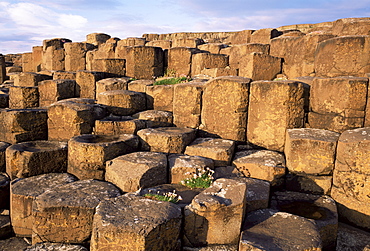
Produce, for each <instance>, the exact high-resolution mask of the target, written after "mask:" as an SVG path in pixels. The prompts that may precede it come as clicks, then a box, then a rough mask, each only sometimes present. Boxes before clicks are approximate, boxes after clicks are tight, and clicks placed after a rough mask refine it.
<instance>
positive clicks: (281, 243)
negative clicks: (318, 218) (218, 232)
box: [239, 209, 322, 251]
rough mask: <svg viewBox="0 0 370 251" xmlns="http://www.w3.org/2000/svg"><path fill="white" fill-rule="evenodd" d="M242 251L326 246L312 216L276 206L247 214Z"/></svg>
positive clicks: (319, 247) (240, 249)
mask: <svg viewBox="0 0 370 251" xmlns="http://www.w3.org/2000/svg"><path fill="white" fill-rule="evenodd" d="M243 230H244V231H243V232H242V235H241V238H240V242H239V251H248V250H256V251H258V250H261V251H262V250H312V251H320V250H321V249H322V244H321V239H320V233H319V231H318V229H317V226H316V224H315V223H314V222H313V221H312V220H309V219H306V218H304V217H300V216H297V215H293V214H290V213H285V212H278V211H277V210H273V209H261V210H256V211H254V212H250V213H249V214H247V217H246V219H245V222H244V226H243Z"/></svg>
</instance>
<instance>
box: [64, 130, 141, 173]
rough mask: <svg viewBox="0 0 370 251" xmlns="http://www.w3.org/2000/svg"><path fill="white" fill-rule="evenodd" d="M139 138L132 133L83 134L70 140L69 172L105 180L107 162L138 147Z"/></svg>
mask: <svg viewBox="0 0 370 251" xmlns="http://www.w3.org/2000/svg"><path fill="white" fill-rule="evenodd" d="M138 145H139V140H138V138H137V136H135V135H132V134H121V135H112V136H109V135H94V134H83V135H80V136H75V137H73V138H71V139H70V140H69V141H68V172H69V173H71V174H74V175H75V176H76V177H78V178H79V179H98V180H104V172H105V163H106V162H107V161H109V160H111V159H114V158H116V157H118V156H120V155H123V154H127V153H131V152H134V151H136V150H137V149H138Z"/></svg>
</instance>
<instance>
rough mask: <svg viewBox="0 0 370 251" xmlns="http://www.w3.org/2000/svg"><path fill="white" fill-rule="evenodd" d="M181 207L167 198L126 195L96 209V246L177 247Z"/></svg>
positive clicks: (101, 248) (132, 247) (107, 201)
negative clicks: (153, 198) (159, 199)
mask: <svg viewBox="0 0 370 251" xmlns="http://www.w3.org/2000/svg"><path fill="white" fill-rule="evenodd" d="M181 219H182V214H181V209H180V207H179V206H177V205H175V204H173V203H171V202H164V201H155V200H151V199H147V198H143V197H141V196H134V195H131V196H130V195H128V196H126V195H123V196H119V197H116V198H113V199H110V200H106V201H103V202H101V203H100V204H99V207H98V208H97V210H96V214H95V216H94V223H93V232H92V238H91V249H90V250H92V251H94V250H168V251H173V250H176V247H177V245H178V239H179V236H180V230H181Z"/></svg>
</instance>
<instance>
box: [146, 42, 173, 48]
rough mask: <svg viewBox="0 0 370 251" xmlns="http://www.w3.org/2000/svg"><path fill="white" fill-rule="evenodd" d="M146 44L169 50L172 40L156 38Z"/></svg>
mask: <svg viewBox="0 0 370 251" xmlns="http://www.w3.org/2000/svg"><path fill="white" fill-rule="evenodd" d="M145 45H146V46H154V47H161V48H162V49H163V50H168V49H170V48H171V47H172V41H169V40H154V41H149V42H147V43H146V44H145Z"/></svg>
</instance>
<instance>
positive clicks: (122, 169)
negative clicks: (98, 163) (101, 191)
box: [105, 152, 168, 192]
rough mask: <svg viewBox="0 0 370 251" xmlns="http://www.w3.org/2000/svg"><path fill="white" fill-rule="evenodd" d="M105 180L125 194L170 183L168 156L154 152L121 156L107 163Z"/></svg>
mask: <svg viewBox="0 0 370 251" xmlns="http://www.w3.org/2000/svg"><path fill="white" fill-rule="evenodd" d="M105 180H106V181H109V182H112V183H113V184H115V185H116V186H117V187H119V188H120V189H121V190H122V191H124V192H135V191H137V190H139V189H140V188H147V187H152V186H157V185H161V184H165V183H168V167H167V156H166V154H164V153H154V152H134V153H130V154H125V155H122V156H119V157H117V158H115V159H113V160H111V161H109V162H107V166H106V173H105Z"/></svg>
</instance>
